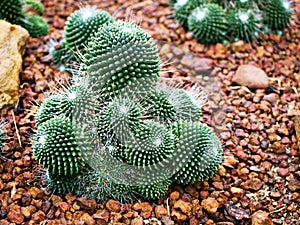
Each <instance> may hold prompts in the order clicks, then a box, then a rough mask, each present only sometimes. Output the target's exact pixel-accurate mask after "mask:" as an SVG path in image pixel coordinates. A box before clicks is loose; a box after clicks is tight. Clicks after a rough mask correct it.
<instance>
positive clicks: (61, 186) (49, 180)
mask: <svg viewBox="0 0 300 225" xmlns="http://www.w3.org/2000/svg"><path fill="white" fill-rule="evenodd" d="M76 179H77V178H76V176H71V177H69V176H53V175H51V173H49V171H47V173H46V184H47V187H48V188H49V190H52V191H53V192H54V193H56V194H59V195H65V194H67V193H69V192H74V190H76V189H77V187H76V183H75V181H76ZM74 184H75V185H74Z"/></svg>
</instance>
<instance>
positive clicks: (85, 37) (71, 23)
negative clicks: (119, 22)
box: [64, 7, 113, 52]
mask: <svg viewBox="0 0 300 225" xmlns="http://www.w3.org/2000/svg"><path fill="white" fill-rule="evenodd" d="M112 22H113V18H112V17H111V16H110V15H109V14H108V13H107V12H106V11H103V10H101V9H97V8H93V7H86V8H81V9H79V10H76V11H75V12H74V13H72V14H71V15H70V16H69V17H68V19H67V22H66V25H65V29H64V39H65V42H66V45H67V47H68V48H69V49H71V50H73V51H75V52H76V51H77V50H82V49H83V48H84V47H86V45H87V44H88V42H89V41H90V40H91V38H92V37H93V36H94V34H95V33H96V32H97V31H98V29H99V28H100V27H102V26H103V25H104V24H108V23H112Z"/></svg>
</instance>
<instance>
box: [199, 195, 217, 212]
mask: <svg viewBox="0 0 300 225" xmlns="http://www.w3.org/2000/svg"><path fill="white" fill-rule="evenodd" d="M201 206H202V207H203V208H204V209H205V210H206V211H207V212H208V213H211V214H213V213H215V212H217V210H218V207H219V203H218V201H217V200H216V199H214V198H211V197H209V198H207V199H204V200H202V202H201Z"/></svg>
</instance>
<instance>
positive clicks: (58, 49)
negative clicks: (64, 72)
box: [49, 40, 73, 68]
mask: <svg viewBox="0 0 300 225" xmlns="http://www.w3.org/2000/svg"><path fill="white" fill-rule="evenodd" d="M49 52H50V55H51V58H52V62H53V63H54V64H55V65H56V66H57V67H58V68H59V67H61V66H67V65H66V64H68V63H69V62H71V61H72V60H73V56H72V53H71V51H70V50H69V49H68V48H67V46H66V41H65V40H61V41H60V42H59V43H58V44H57V45H55V46H53V47H51V48H50V51H49Z"/></svg>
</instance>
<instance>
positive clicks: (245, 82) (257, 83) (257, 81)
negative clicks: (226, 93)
mask: <svg viewBox="0 0 300 225" xmlns="http://www.w3.org/2000/svg"><path fill="white" fill-rule="evenodd" d="M232 82H234V83H237V84H239V85H242V86H246V87H248V88H267V87H268V86H269V81H268V76H267V74H266V73H265V72H264V71H263V70H262V69H260V68H257V67H255V66H253V65H241V66H239V68H238V69H237V71H236V73H235V74H234V76H233V77H232Z"/></svg>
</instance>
